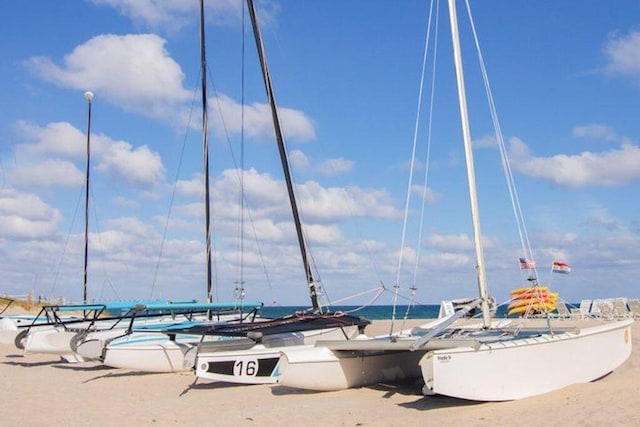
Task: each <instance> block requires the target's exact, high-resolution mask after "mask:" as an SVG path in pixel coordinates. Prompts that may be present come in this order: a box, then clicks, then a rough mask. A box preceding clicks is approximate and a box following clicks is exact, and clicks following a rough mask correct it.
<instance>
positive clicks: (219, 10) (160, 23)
mask: <svg viewBox="0 0 640 427" xmlns="http://www.w3.org/2000/svg"><path fill="white" fill-rule="evenodd" d="M91 2H92V3H94V4H97V5H105V6H109V7H112V8H114V9H116V10H117V11H118V12H119V13H120V14H121V15H124V16H126V17H128V18H129V19H131V20H132V21H133V22H135V23H138V24H142V25H146V26H148V27H151V28H153V29H165V30H169V31H172V30H173V31H175V30H178V29H180V28H181V27H182V26H184V25H186V24H187V23H189V22H196V21H197V19H198V13H199V9H198V3H197V2H195V1H184V0H163V1H154V0H91ZM243 5H244V2H240V1H237V0H216V1H207V2H205V8H206V10H205V17H206V19H207V22H212V23H214V24H217V25H230V24H232V23H237V22H240V18H241V16H242V12H241V10H242V9H241V8H242V7H243ZM259 6H260V9H259V11H258V14H259V16H260V22H261V24H262V25H263V26H271V25H273V23H274V22H275V19H276V16H277V15H278V12H279V6H278V4H277V3H274V2H272V1H261V2H259Z"/></svg>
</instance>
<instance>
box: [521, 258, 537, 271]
mask: <svg viewBox="0 0 640 427" xmlns="http://www.w3.org/2000/svg"><path fill="white" fill-rule="evenodd" d="M520 268H521V269H522V270H532V269H534V268H536V263H535V262H533V261H531V260H528V259H526V258H520Z"/></svg>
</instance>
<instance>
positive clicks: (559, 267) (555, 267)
mask: <svg viewBox="0 0 640 427" xmlns="http://www.w3.org/2000/svg"><path fill="white" fill-rule="evenodd" d="M551 271H553V272H554V273H561V274H569V273H571V266H570V265H569V264H567V263H566V262H560V261H553V264H551Z"/></svg>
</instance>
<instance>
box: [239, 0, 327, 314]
mask: <svg viewBox="0 0 640 427" xmlns="http://www.w3.org/2000/svg"><path fill="white" fill-rule="evenodd" d="M247 7H248V9H249V15H250V16H251V25H252V26H253V35H254V38H255V40H256V47H257V48H258V56H259V57H260V65H261V66H262V76H263V78H264V84H265V87H266V90H267V99H268V100H269V105H270V107H271V116H272V118H273V127H274V130H275V133H276V141H277V143H278V151H279V153H280V161H281V162H282V169H283V171H284V178H285V181H286V183H287V192H288V194H289V202H290V204H291V211H292V214H293V221H294V223H295V226H296V234H297V236H298V245H299V246H300V254H301V255H302V262H303V264H304V270H305V273H306V275H307V284H308V285H309V296H310V297H311V305H312V307H313V311H314V312H322V309H321V307H320V304H319V303H318V294H317V289H316V282H315V279H314V278H313V272H312V270H311V263H310V261H309V256H308V254H307V245H306V242H305V238H304V234H303V232H302V222H301V221H300V213H299V210H298V204H297V203H296V198H295V194H294V190H293V180H292V178H291V170H290V168H289V160H288V158H287V148H286V146H285V143H284V137H283V136H282V128H281V126H280V119H279V117H278V109H277V107H276V100H275V97H274V94H273V88H272V86H271V77H270V75H269V68H268V67H267V57H266V54H265V51H264V46H263V44H262V37H261V36H260V27H259V26H258V18H257V16H256V10H255V7H254V4H253V0H247Z"/></svg>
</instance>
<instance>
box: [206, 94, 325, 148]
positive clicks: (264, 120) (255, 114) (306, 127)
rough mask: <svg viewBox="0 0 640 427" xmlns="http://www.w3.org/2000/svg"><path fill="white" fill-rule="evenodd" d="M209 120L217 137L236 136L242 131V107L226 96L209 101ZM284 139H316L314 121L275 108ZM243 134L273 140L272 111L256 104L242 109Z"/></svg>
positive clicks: (297, 111) (299, 113) (300, 114)
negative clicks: (227, 134) (226, 134)
mask: <svg viewBox="0 0 640 427" xmlns="http://www.w3.org/2000/svg"><path fill="white" fill-rule="evenodd" d="M209 108H210V109H211V113H210V114H209V117H210V120H211V123H212V125H213V126H214V129H215V131H216V133H217V134H219V135H224V134H225V133H226V132H228V133H230V134H238V133H240V131H241V129H242V117H243V112H242V105H241V104H240V103H238V102H237V101H235V100H234V99H232V98H230V97H228V96H227V95H219V96H218V97H217V98H212V99H210V100H209ZM278 115H279V117H280V121H281V124H282V133H283V134H284V138H285V140H289V139H294V140H297V141H308V140H313V139H315V138H316V131H315V127H314V124H313V122H312V121H311V119H309V118H308V117H307V116H306V115H305V114H304V113H303V112H302V111H299V110H294V109H291V108H285V107H278ZM244 131H245V134H246V135H247V136H249V137H252V138H258V139H268V140H270V141H273V140H274V138H275V136H274V135H275V134H274V130H273V119H272V117H271V108H270V107H269V105H268V104H259V103H257V102H255V103H253V104H251V105H245V107H244Z"/></svg>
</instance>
